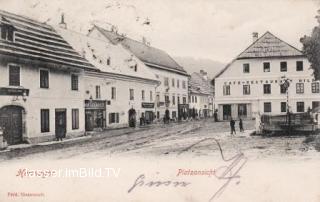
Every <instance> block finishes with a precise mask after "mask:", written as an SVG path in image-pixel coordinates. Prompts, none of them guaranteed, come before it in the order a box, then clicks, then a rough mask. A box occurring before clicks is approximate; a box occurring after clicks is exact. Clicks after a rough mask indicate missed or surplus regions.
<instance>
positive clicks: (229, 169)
mask: <svg viewBox="0 0 320 202" xmlns="http://www.w3.org/2000/svg"><path fill="white" fill-rule="evenodd" d="M206 141H214V142H215V143H216V144H217V146H218V148H219V151H220V155H221V158H222V160H223V161H224V162H226V163H228V164H227V165H225V166H220V167H218V168H216V169H215V170H214V176H215V177H216V178H217V179H218V180H222V181H224V183H223V184H222V186H221V187H220V188H219V189H218V190H216V191H215V192H214V194H213V195H212V196H211V197H210V199H209V202H212V201H214V199H216V198H218V197H220V196H221V194H222V193H224V191H225V190H226V188H227V187H228V185H229V184H230V183H231V181H233V180H235V179H237V182H236V184H239V183H240V177H241V176H240V175H239V172H240V171H241V169H242V168H243V167H244V165H245V164H246V163H247V160H248V159H247V157H245V155H244V154H243V153H242V152H238V153H237V154H236V155H234V156H232V157H231V158H226V157H225V156H224V153H223V150H222V147H221V145H220V143H219V141H218V140H217V139H215V138H205V139H202V140H200V141H198V142H196V143H194V144H192V145H190V146H188V147H186V148H184V149H183V150H181V151H180V152H179V153H178V155H180V154H182V153H184V152H186V151H188V150H190V149H191V148H193V147H195V146H196V145H198V144H200V143H203V142H206ZM190 184H191V183H190V182H185V181H181V182H180V181H149V182H147V183H146V182H145V175H144V174H141V175H139V176H138V178H137V179H136V180H135V181H134V183H133V185H132V186H131V187H130V188H129V190H128V193H130V192H132V191H133V190H134V189H135V188H136V187H138V186H139V187H142V186H147V187H159V186H173V187H186V186H188V185H190Z"/></svg>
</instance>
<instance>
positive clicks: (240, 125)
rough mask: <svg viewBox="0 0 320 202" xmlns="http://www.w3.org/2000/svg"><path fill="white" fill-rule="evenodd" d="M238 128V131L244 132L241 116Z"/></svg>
mask: <svg viewBox="0 0 320 202" xmlns="http://www.w3.org/2000/svg"><path fill="white" fill-rule="evenodd" d="M239 128H240V132H244V129H243V122H242V119H241V118H240V120H239Z"/></svg>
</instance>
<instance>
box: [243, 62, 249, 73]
mask: <svg viewBox="0 0 320 202" xmlns="http://www.w3.org/2000/svg"><path fill="white" fill-rule="evenodd" d="M242 67H243V73H245V74H249V73H250V64H249V63H244V64H242Z"/></svg>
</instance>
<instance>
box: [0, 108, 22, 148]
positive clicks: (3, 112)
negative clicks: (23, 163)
mask: <svg viewBox="0 0 320 202" xmlns="http://www.w3.org/2000/svg"><path fill="white" fill-rule="evenodd" d="M22 111H23V108H21V107H18V106H7V107H3V108H2V109H0V127H2V128H3V129H4V131H3V132H4V133H3V137H4V139H5V140H6V141H7V143H8V144H9V145H13V144H20V143H22Z"/></svg>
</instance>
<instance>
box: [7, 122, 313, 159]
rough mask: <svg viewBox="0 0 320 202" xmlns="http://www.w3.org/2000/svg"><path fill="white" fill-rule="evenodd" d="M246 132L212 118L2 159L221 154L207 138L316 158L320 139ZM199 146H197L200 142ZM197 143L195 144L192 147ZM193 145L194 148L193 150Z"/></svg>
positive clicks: (256, 152) (265, 152)
mask: <svg viewBox="0 0 320 202" xmlns="http://www.w3.org/2000/svg"><path fill="white" fill-rule="evenodd" d="M244 125H245V129H246V130H245V132H243V133H240V132H238V133H237V134H236V135H233V136H231V135H230V132H229V123H228V122H218V123H214V122H213V120H212V119H207V120H201V121H191V122H184V123H179V124H173V123H171V124H169V125H163V124H156V125H153V126H151V127H150V128H146V129H143V130H138V131H135V130H133V131H131V132H129V133H125V134H121V131H119V132H120V134H118V135H113V136H110V135H109V131H106V132H103V133H101V134H98V135H95V136H93V137H91V138H89V139H84V140H82V141H80V142H78V143H74V144H69V143H68V142H62V143H60V144H56V145H49V146H48V147H50V149H47V148H45V149H42V148H43V147H42V148H37V147H35V148H29V149H27V150H26V151H23V150H15V151H12V152H11V153H9V154H7V155H1V159H2V160H5V159H16V160H17V159H35V158H46V159H70V158H75V157H76V158H80V159H81V158H91V157H104V156H130V155H138V156H139V155H140V156H159V155H160V156H176V155H182V151H183V155H192V156H208V155H218V152H217V150H218V147H217V145H216V144H214V142H212V141H202V140H204V139H208V138H215V139H217V140H218V141H219V142H220V144H221V147H222V149H223V150H224V152H226V153H228V152H230V153H234V152H237V151H242V152H244V153H245V154H246V155H247V156H249V157H251V158H253V159H259V158H265V157H268V156H283V155H286V156H293V157H294V156H302V157H304V156H308V155H317V153H318V152H317V150H316V149H317V145H318V144H319V141H318V140H319V139H312V138H310V137H309V138H306V137H305V136H299V137H260V136H251V135H250V134H251V133H252V132H253V127H254V122H253V121H246V122H244ZM199 141H200V143H197V142H199ZM195 143H197V144H196V145H193V144H195ZM191 145H193V146H192V147H190V146H191Z"/></svg>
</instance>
